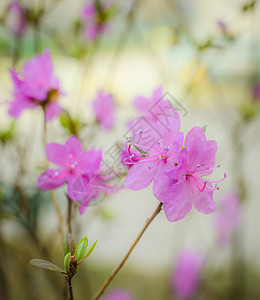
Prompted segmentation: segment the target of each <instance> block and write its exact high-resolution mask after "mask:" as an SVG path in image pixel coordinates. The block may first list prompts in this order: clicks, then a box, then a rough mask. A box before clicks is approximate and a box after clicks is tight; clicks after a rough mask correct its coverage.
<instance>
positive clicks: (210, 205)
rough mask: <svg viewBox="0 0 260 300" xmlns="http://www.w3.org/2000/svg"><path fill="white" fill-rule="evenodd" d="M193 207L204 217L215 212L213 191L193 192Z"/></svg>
mask: <svg viewBox="0 0 260 300" xmlns="http://www.w3.org/2000/svg"><path fill="white" fill-rule="evenodd" d="M208 185H209V183H208ZM194 207H195V208H196V209H197V211H199V212H202V213H203V214H206V215H207V214H210V213H213V212H214V211H216V209H217V205H216V203H215V201H214V200H213V191H203V192H200V191H197V192H194Z"/></svg>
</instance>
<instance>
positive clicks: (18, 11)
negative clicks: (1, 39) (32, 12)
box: [7, 1, 27, 38]
mask: <svg viewBox="0 0 260 300" xmlns="http://www.w3.org/2000/svg"><path fill="white" fill-rule="evenodd" d="M7 24H8V26H9V28H10V30H11V31H12V33H13V34H14V36H16V37H17V38H20V37H21V36H22V35H23V33H24V32H25V30H26V28H27V19H26V11H25V9H24V8H23V7H22V6H21V5H20V3H19V2H18V1H13V2H11V3H10V4H9V6H8V16H7Z"/></svg>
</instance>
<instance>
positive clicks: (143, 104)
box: [133, 87, 173, 121]
mask: <svg viewBox="0 0 260 300" xmlns="http://www.w3.org/2000/svg"><path fill="white" fill-rule="evenodd" d="M133 105H134V107H135V108H136V109H137V110H138V111H139V112H140V113H141V114H142V115H143V116H145V117H146V118H149V119H152V120H155V121H156V120H157V119H158V118H159V117H160V116H161V115H162V113H167V111H171V110H173V107H172V105H171V104H170V102H168V101H166V100H164V99H163V89H162V87H158V88H156V89H155V90H154V92H153V95H152V97H151V99H148V98H146V97H143V96H137V97H136V98H135V99H134V101H133Z"/></svg>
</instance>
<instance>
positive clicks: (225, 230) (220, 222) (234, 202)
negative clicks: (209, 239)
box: [214, 192, 241, 246]
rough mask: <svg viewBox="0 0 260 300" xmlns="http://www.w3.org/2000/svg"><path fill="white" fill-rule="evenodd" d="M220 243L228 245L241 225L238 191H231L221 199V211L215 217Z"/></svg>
mask: <svg viewBox="0 0 260 300" xmlns="http://www.w3.org/2000/svg"><path fill="white" fill-rule="evenodd" d="M214 221H215V226H216V230H217V237H218V243H219V244H220V245H221V246H224V245H226V244H227V243H228V242H229V241H230V239H231V237H232V234H233V233H234V232H236V230H238V229H239V227H240V225H241V207H240V198H239V196H238V194H237V193H236V192H233V193H229V194H227V195H225V196H224V197H222V198H221V199H220V201H219V212H218V214H217V215H216V218H215V220H214Z"/></svg>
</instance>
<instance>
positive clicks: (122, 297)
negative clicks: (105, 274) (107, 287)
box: [103, 289, 133, 300]
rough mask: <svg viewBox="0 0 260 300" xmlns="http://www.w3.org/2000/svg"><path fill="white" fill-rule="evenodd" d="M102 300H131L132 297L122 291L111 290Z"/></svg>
mask: <svg viewBox="0 0 260 300" xmlns="http://www.w3.org/2000/svg"><path fill="white" fill-rule="evenodd" d="M103 299H104V300H133V297H132V295H131V294H130V293H129V292H127V291H124V290H120V289H113V290H112V291H111V292H109V293H108V294H107V295H106V296H105V297H104V298H103Z"/></svg>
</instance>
